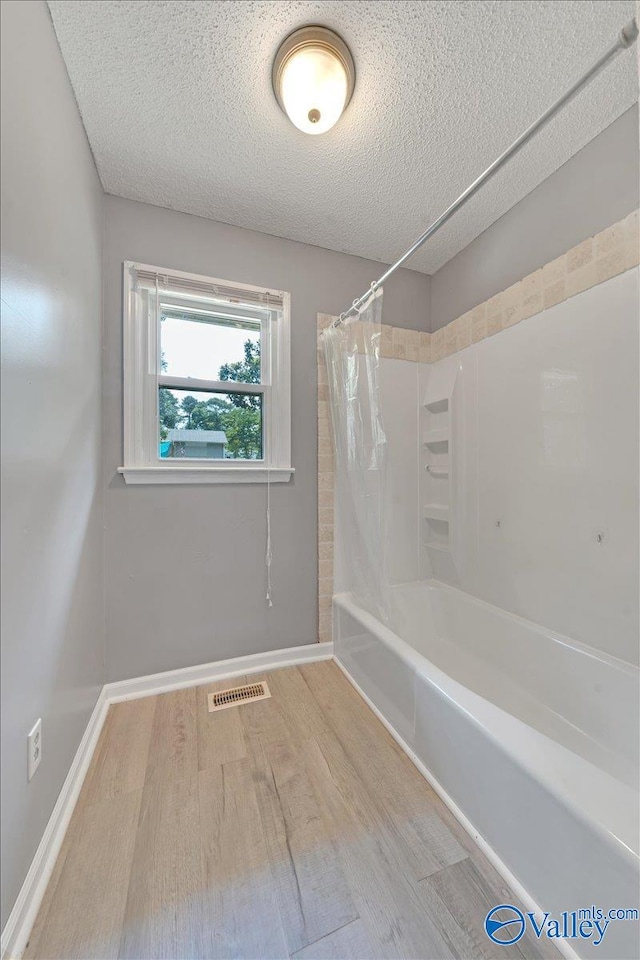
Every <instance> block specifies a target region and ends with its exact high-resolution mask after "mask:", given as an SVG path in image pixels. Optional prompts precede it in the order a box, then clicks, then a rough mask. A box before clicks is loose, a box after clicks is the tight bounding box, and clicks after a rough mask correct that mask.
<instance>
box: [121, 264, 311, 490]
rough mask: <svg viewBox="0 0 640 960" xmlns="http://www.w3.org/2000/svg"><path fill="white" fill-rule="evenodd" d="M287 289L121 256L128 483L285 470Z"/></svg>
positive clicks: (261, 477) (276, 476) (273, 476)
mask: <svg viewBox="0 0 640 960" xmlns="http://www.w3.org/2000/svg"><path fill="white" fill-rule="evenodd" d="M289 362H290V347H289V295H288V294H287V293H283V292H282V291H272V290H264V289H261V288H259V287H251V286H247V285H246V284H233V283H229V282H228V281H224V280H214V279H212V278H209V277H201V276H197V275H195V274H190V273H181V272H179V271H177V270H165V269H163V268H160V267H151V266H147V265H145V264H139V263H130V262H126V263H125V264H124V454H125V456H124V466H123V467H121V469H120V472H121V473H122V474H124V477H125V480H126V481H127V483H232V482H240V483H247V482H249V483H251V482H260V481H266V480H270V481H284V480H288V479H289V478H290V476H291V474H292V472H293V470H292V468H291V463H290V447H291V441H290V437H291V424H290V416H291V414H290V370H289Z"/></svg>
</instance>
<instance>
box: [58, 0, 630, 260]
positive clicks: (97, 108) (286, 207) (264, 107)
mask: <svg viewBox="0 0 640 960" xmlns="http://www.w3.org/2000/svg"><path fill="white" fill-rule="evenodd" d="M49 7H50V9H51V13H52V17H53V22H54V25H55V29H56V32H57V34H58V38H59V41H60V46H61V48H62V53H63V56H64V58H65V61H66V63H67V67H68V70H69V75H70V77H71V82H72V84H73V88H74V91H75V94H76V97H77V100H78V104H79V107H80V112H81V114H82V117H83V120H84V124H85V127H86V130H87V134H88V136H89V141H90V143H91V147H92V149H93V152H94V155H95V158H96V162H97V165H98V170H99V173H100V176H101V178H102V183H103V185H104V188H105V190H106V191H107V192H108V193H113V194H117V195H119V196H123V197H129V198H131V199H134V200H143V201H146V202H147V203H153V204H157V205H159V206H163V207H170V208H173V209H176V210H182V211H186V212H187V213H194V214H198V215H199V216H203V217H211V218H213V219H215V220H221V221H225V222H227V223H232V224H237V225H239V226H242V227H249V228H251V229H253V230H260V231H263V232H265V233H271V234H276V235H277V236H281V237H288V238H290V239H292V240H301V241H304V242H307V243H313V244H317V245H319V246H322V247H327V248H329V249H332V250H339V251H342V252H346V253H352V254H357V255H359V256H363V257H369V258H371V259H373V260H380V261H383V262H387V263H389V262H392V261H393V260H395V259H396V258H397V257H398V256H399V255H400V254H401V253H402V252H403V251H404V250H405V249H406V247H408V246H409V244H410V243H411V242H412V241H413V240H415V239H416V237H417V236H418V235H419V234H420V233H422V232H423V230H424V229H425V228H426V226H427V225H428V224H429V222H430V221H431V220H433V219H435V217H436V216H437V215H439V214H440V213H441V212H442V211H443V209H444V208H445V207H446V206H448V204H449V203H450V202H451V201H452V200H454V199H455V197H456V196H457V195H458V194H459V193H461V192H462V190H463V189H464V188H465V187H466V186H467V185H468V184H469V183H470V182H471V181H472V180H473V179H475V177H476V176H477V175H478V174H479V173H480V172H481V171H482V170H483V169H484V168H485V167H486V166H488V164H489V163H490V162H491V161H492V160H493V159H494V158H495V157H496V156H497V155H498V154H499V153H501V152H502V151H503V150H504V149H505V147H506V146H508V144H509V143H510V142H511V141H512V140H513V139H515V137H516V136H517V135H518V134H519V133H520V132H521V131H522V130H523V129H524V128H525V127H526V126H527V125H528V124H529V123H531V121H532V120H533V119H535V117H536V116H537V115H538V114H539V113H541V112H542V110H543V109H544V108H546V107H547V106H548V105H549V104H550V103H551V102H552V101H553V100H555V99H556V98H557V97H558V96H559V95H560V94H561V93H563V92H564V90H565V89H566V87H568V86H569V84H570V83H571V82H572V81H573V80H575V79H576V78H577V77H578V76H579V75H580V74H581V73H582V72H583V71H584V70H586V68H587V67H588V66H589V65H590V64H591V63H592V62H593V61H594V60H595V59H596V58H597V57H598V56H599V55H600V54H601V53H602V52H603V51H604V50H605V49H606V48H608V47H609V46H610V45H611V44H612V43H613V41H614V40H615V37H616V36H617V33H618V31H619V30H620V28H621V27H622V26H623V25H624V23H626V22H627V21H628V20H629V19H630V18H631V17H632V16H633V14H634V2H633V0H602V2H600V0H596V2H587V0H576V2H573V0H519V2H511V0H459V2H455V0H450V2H435V0H434V2H403V0H392V2H385V0H374V2H369V0H359V2H353V0H346V2H320V0H310V2H302V0H292V2H269V0H255V2H253V0H243V2H237V0H234V2H228V0H215V2H196V0H189V2H147V0H135V2H129V0H123V2H103V0H78V2H76V0H50V2H49ZM306 23H322V24H324V25H326V26H328V27H331V28H333V29H334V30H336V31H337V32H338V33H340V34H341V35H342V36H343V37H344V39H345V40H346V41H347V43H348V44H349V46H350V47H351V50H352V53H353V55H354V59H355V62H356V71H357V79H356V89H355V93H354V96H353V99H352V101H351V104H350V105H349V107H348V109H347V111H346V112H345V114H344V116H343V117H342V119H341V120H340V122H339V123H338V124H337V125H336V126H335V127H334V128H333V130H331V131H329V132H328V133H327V134H324V135H323V136H319V137H309V136H307V135H305V134H303V133H300V132H299V131H298V130H297V129H296V128H295V127H293V126H292V125H291V124H290V123H289V122H288V120H287V119H286V118H285V116H284V115H283V114H282V113H281V112H280V109H279V108H278V106H277V104H276V101H275V98H274V96H273V92H272V89H271V62H272V59H273V56H274V54H275V52H276V50H277V48H278V45H279V43H280V41H281V40H283V39H284V37H285V36H286V35H287V34H288V33H290V32H291V31H292V30H294V29H296V28H297V27H299V26H302V25H303V24H306ZM637 95H638V94H637V77H636V69H635V57H634V55H633V53H625V54H622V55H621V57H619V58H618V61H617V62H616V63H615V64H614V65H613V66H612V67H610V68H609V69H608V70H607V71H606V72H605V73H604V74H603V75H601V76H600V77H599V78H598V79H597V80H596V81H595V82H594V83H593V84H592V86H591V87H590V88H588V90H587V92H585V93H583V94H581V96H580V97H579V99H578V100H577V101H575V102H574V103H573V104H572V105H570V106H569V107H568V108H567V109H566V110H565V111H564V112H563V114H562V115H561V117H560V118H559V119H556V120H555V121H553V123H552V124H551V125H550V126H549V127H548V128H547V130H546V131H544V132H543V133H542V134H541V135H539V137H538V138H537V139H536V140H535V142H534V143H533V144H532V145H530V146H529V147H527V148H525V150H524V151H523V152H522V154H521V155H520V156H519V157H518V158H517V159H515V160H514V161H512V162H511V163H510V164H509V165H508V166H507V168H506V169H505V170H504V171H503V172H502V173H500V174H499V175H498V177H497V178H496V180H495V182H494V183H493V184H492V185H490V186H488V187H486V188H484V189H483V190H482V191H481V192H480V193H479V194H478V195H477V196H476V198H474V200H473V201H471V203H470V204H469V205H468V206H467V208H466V209H465V210H464V211H463V212H461V213H459V214H458V215H457V216H456V217H455V218H454V219H453V220H452V221H451V222H450V224H449V225H447V226H446V227H445V228H444V229H443V230H442V231H441V232H440V233H439V234H438V235H437V237H435V238H434V239H433V240H432V241H430V242H429V243H428V244H427V246H426V249H423V250H422V251H421V252H420V253H419V254H418V255H417V256H416V257H415V258H414V259H413V260H412V261H411V263H410V264H409V266H411V267H412V268H413V269H416V270H422V271H425V272H427V273H432V272H433V271H434V270H436V269H437V268H438V267H440V266H441V265H442V264H443V263H445V262H446V261H447V260H448V259H449V258H450V257H452V256H453V255H454V254H455V253H457V252H458V251H459V250H460V249H462V248H463V247H464V246H466V245H467V244H468V243H469V242H470V241H471V240H472V239H473V238H474V237H476V236H478V234H479V233H481V232H482V231H483V230H485V229H486V228H487V227H488V226H489V225H490V224H491V223H493V222H494V221H495V220H496V219H497V218H498V217H500V216H501V215H502V214H503V213H505V212H506V211H507V210H508V209H509V208H510V207H511V206H513V204H514V203H516V202H517V201H518V200H520V199H521V198H522V197H523V196H525V195H526V194H527V193H529V192H530V191H531V190H532V189H533V188H534V187H535V186H536V185H537V184H539V183H540V182H541V181H542V180H544V179H545V178H546V177H547V176H549V174H550V173H552V172H553V171H554V170H556V169H557V168H558V167H559V166H560V165H561V164H562V163H564V162H565V161H566V160H567V159H568V158H569V157H570V156H572V155H573V154H574V153H576V152H577V151H578V150H579V149H580V148H581V147H583V146H584V145H585V144H586V143H587V142H588V141H589V140H591V139H592V138H593V137H594V136H596V134H598V133H599V132H600V131H601V130H603V129H604V128H605V127H606V126H608V125H609V124H610V123H611V122H612V121H613V120H615V119H616V118H617V117H618V116H620V114H621V113H623V112H624V111H625V110H626V109H627V108H628V107H629V106H631V104H632V103H633V102H634V101H635V100H636V99H637Z"/></svg>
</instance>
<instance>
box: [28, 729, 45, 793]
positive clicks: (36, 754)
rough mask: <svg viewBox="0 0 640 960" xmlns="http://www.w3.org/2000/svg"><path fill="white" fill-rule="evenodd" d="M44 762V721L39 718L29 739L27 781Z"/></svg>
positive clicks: (30, 732)
mask: <svg viewBox="0 0 640 960" xmlns="http://www.w3.org/2000/svg"><path fill="white" fill-rule="evenodd" d="M41 760H42V719H41V718H39V719H38V720H36V722H35V723H34V725H33V727H32V728H31V730H30V731H29V735H28V737H27V780H31V778H32V776H33V775H34V773H35V772H36V770H37V769H38V767H39V766H40V761H41Z"/></svg>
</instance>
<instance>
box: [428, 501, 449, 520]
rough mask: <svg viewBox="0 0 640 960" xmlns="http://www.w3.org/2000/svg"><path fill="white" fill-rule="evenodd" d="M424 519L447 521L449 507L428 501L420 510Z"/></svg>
mask: <svg viewBox="0 0 640 960" xmlns="http://www.w3.org/2000/svg"><path fill="white" fill-rule="evenodd" d="M422 515H423V517H424V519H425V520H439V521H440V522H441V523H449V507H443V506H441V505H440V504H439V503H428V504H427V505H426V506H425V507H424V508H423V511H422Z"/></svg>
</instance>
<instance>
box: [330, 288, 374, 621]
mask: <svg viewBox="0 0 640 960" xmlns="http://www.w3.org/2000/svg"><path fill="white" fill-rule="evenodd" d="M381 317H382V290H379V291H378V292H377V293H376V294H375V295H372V296H371V298H370V299H369V300H368V301H367V304H366V306H365V307H364V308H362V309H361V310H360V312H359V315H358V316H357V317H355V318H352V319H347V320H345V321H344V322H343V323H341V324H339V325H338V326H336V327H330V328H328V329H327V330H325V331H324V334H323V344H324V355H325V359H326V363H327V371H328V380H329V399H330V407H331V421H332V424H333V438H334V450H335V458H336V497H337V507H338V517H339V522H340V532H341V538H340V543H341V549H342V556H343V559H344V562H345V566H346V577H347V579H348V582H349V586H350V588H351V591H352V593H353V594H354V595H355V596H356V597H357V599H358V601H359V602H360V604H361V605H362V606H363V607H364V608H365V610H368V611H369V613H371V614H372V615H373V616H375V617H377V618H378V619H379V620H382V622H383V623H388V622H389V620H390V601H389V590H388V581H387V567H386V558H385V545H386V536H385V533H386V531H385V487H386V468H387V439H386V436H385V432H384V426H383V422H382V410H381V401H380V383H379V372H380V341H381V336H382V329H381Z"/></svg>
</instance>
